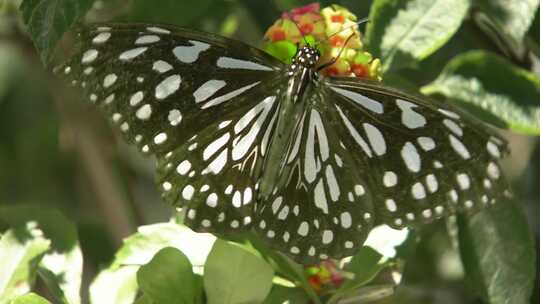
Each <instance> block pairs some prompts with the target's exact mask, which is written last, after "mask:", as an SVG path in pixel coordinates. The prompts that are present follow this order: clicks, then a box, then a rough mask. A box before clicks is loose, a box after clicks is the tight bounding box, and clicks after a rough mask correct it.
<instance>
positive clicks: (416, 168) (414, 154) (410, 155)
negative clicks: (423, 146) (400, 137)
mask: <svg viewBox="0 0 540 304" xmlns="http://www.w3.org/2000/svg"><path fill="white" fill-rule="evenodd" d="M401 157H402V158H403V161H404V162H405V166H407V169H409V170H410V171H412V172H420V167H421V161H420V154H418V151H417V150H416V148H415V147H414V145H413V144H412V143H411V142H406V143H405V145H403V148H402V149H401Z"/></svg>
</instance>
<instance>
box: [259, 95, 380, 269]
mask: <svg viewBox="0 0 540 304" xmlns="http://www.w3.org/2000/svg"><path fill="white" fill-rule="evenodd" d="M305 99H306V101H304V102H306V104H308V106H306V108H305V111H304V113H303V115H302V118H301V119H300V122H299V124H298V126H297V127H296V132H295V133H294V134H293V136H292V138H291V139H292V140H291V142H290V144H289V145H288V151H287V153H286V157H285V164H284V166H283V170H282V172H281V173H280V177H279V179H278V181H277V183H276V185H275V188H274V191H273V192H272V195H270V196H269V197H268V198H265V199H264V200H263V201H260V202H258V204H257V211H256V215H257V221H258V222H257V223H256V225H255V228H256V229H257V230H258V231H259V232H260V234H261V235H263V236H264V237H266V238H267V239H268V240H269V241H270V242H271V243H273V244H274V246H275V247H277V248H279V249H281V250H282V251H284V252H286V253H287V254H289V255H290V256H292V257H294V258H295V259H297V260H302V261H304V262H314V261H316V260H318V259H325V258H328V257H334V258H339V257H343V256H347V255H352V254H353V253H354V252H355V251H356V248H357V246H359V245H361V244H362V243H363V241H364V240H365V238H366V236H367V234H368V232H369V231H370V230H371V228H372V224H373V222H374V219H375V217H374V213H373V205H372V202H373V200H372V198H371V195H372V194H371V193H370V191H369V188H368V185H367V181H366V180H364V177H362V176H361V175H360V174H359V173H360V172H358V170H357V166H356V164H355V163H354V160H353V158H352V156H351V154H350V151H348V150H347V149H346V145H345V143H344V142H343V141H342V140H343V137H342V136H341V134H340V133H339V132H340V131H341V129H340V128H336V127H335V124H336V120H335V117H333V113H332V109H331V108H329V107H328V106H327V104H326V103H327V101H326V100H327V96H326V94H324V92H320V91H317V90H314V91H311V93H308V94H307V96H305Z"/></svg>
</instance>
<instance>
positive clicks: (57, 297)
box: [37, 267, 69, 304]
mask: <svg viewBox="0 0 540 304" xmlns="http://www.w3.org/2000/svg"><path fill="white" fill-rule="evenodd" d="M37 274H38V277H39V278H40V279H41V280H42V281H43V282H44V283H45V286H47V291H48V292H49V294H51V296H52V297H53V299H54V302H55V303H62V304H67V303H69V302H68V300H67V299H66V296H65V295H64V291H62V288H60V284H59V281H60V280H59V278H58V277H57V276H56V275H55V274H54V273H53V272H52V271H50V270H49V269H47V268H43V267H39V268H38V269H37Z"/></svg>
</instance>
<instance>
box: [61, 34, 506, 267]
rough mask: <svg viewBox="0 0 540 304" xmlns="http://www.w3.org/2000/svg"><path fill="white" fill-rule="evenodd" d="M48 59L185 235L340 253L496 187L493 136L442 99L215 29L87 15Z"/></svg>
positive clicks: (297, 255)
mask: <svg viewBox="0 0 540 304" xmlns="http://www.w3.org/2000/svg"><path fill="white" fill-rule="evenodd" d="M79 41H80V50H79V51H78V52H77V53H76V54H75V55H73V57H72V58H71V59H70V60H69V61H68V62H67V63H66V64H64V65H63V66H62V67H61V69H60V70H59V71H58V73H59V74H61V75H62V76H63V77H64V78H66V79H67V80H68V81H69V82H70V83H71V85H73V86H75V87H77V88H79V89H82V91H83V92H84V94H85V95H84V96H85V98H86V99H88V101H89V102H91V103H93V104H95V105H97V106H99V107H100V108H102V109H103V110H104V111H105V112H106V113H107V114H108V116H109V117H110V119H111V120H112V123H113V124H115V125H117V126H118V127H119V129H120V132H121V133H123V135H124V136H125V138H126V139H127V141H129V142H130V143H133V144H135V145H137V146H138V147H139V148H140V149H141V151H142V152H143V153H145V154H153V155H155V156H156V158H157V177H156V179H157V183H158V186H159V188H160V190H161V193H162V196H163V197H164V199H165V200H166V201H168V202H170V203H172V204H174V205H175V206H177V207H181V208H183V210H184V211H185V224H186V225H188V226H189V227H191V228H192V229H193V230H195V231H200V232H214V233H221V234H227V233H233V234H234V233H240V232H243V231H248V230H249V231H255V232H256V233H257V234H258V235H259V236H261V237H262V238H263V239H265V240H266V241H267V242H268V243H269V244H270V245H271V246H272V247H273V248H276V249H277V250H280V251H282V252H284V253H286V254H287V255H289V256H291V257H292V258H293V259H295V260H296V261H298V262H301V263H315V262H318V261H320V260H321V259H328V258H341V257H344V256H350V255H353V254H354V253H355V252H356V251H357V250H358V249H359V248H360V247H361V246H362V244H363V242H364V241H365V239H366V237H367V234H368V233H369V231H370V230H371V228H372V227H374V226H375V225H378V224H386V225H389V226H391V227H393V228H397V229H401V228H404V227H416V226H419V225H422V224H425V223H429V222H432V221H434V220H435V219H438V218H441V217H445V216H448V215H451V214H455V213H456V212H466V213H472V212H475V211H478V210H481V209H483V208H485V207H486V206H489V205H491V204H494V203H495V202H496V201H497V200H499V199H500V198H501V197H502V196H503V195H505V194H507V193H508V186H507V183H506V182H505V179H504V177H503V176H502V173H501V168H500V165H499V163H498V162H499V159H500V158H502V157H503V156H505V155H506V154H508V148H507V145H506V142H505V141H504V140H503V139H502V138H501V137H499V136H498V135H497V133H496V132H494V131H493V130H491V129H490V128H489V127H487V126H485V125H484V124H482V123H481V122H479V121H476V120H475V119H474V118H471V117H469V116H468V115H467V114H466V113H464V112H462V111H460V110H458V109H455V108H453V107H452V106H451V105H449V104H447V103H442V102H439V101H435V100H428V99H427V98H426V97H423V96H414V95H410V94H405V93H403V92H400V91H398V90H396V89H393V88H390V87H387V86H384V85H382V84H381V83H379V82H373V81H368V80H361V79H357V78H350V77H324V76H322V75H320V74H319V73H317V69H316V65H317V63H318V60H319V59H320V53H319V51H318V50H317V49H316V48H314V47H311V46H309V45H307V46H305V47H301V48H299V49H298V51H297V53H296V55H295V57H294V58H293V60H292V64H290V65H287V64H284V63H282V62H281V61H278V60H277V59H275V58H273V57H271V56H270V55H268V54H266V53H265V52H263V51H261V50H259V49H257V48H254V47H252V46H249V45H247V44H244V43H242V42H239V41H235V40H232V39H228V38H224V37H220V36H217V35H213V34H209V33H203V32H198V31H194V30H190V29H183V28H177V27H171V26H164V25H154V24H99V25H93V26H90V27H87V28H84V29H82V30H81V31H80V33H79Z"/></svg>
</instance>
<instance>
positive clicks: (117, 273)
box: [90, 265, 139, 304]
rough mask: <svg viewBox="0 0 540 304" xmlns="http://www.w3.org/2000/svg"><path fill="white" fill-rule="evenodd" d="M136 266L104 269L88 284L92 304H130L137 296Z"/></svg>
mask: <svg viewBox="0 0 540 304" xmlns="http://www.w3.org/2000/svg"><path fill="white" fill-rule="evenodd" d="M138 269H139V267H138V266H133V265H132V266H126V267H122V268H118V269H115V270H112V269H105V270H103V271H101V272H100V273H99V274H98V276H97V277H96V278H95V279H94V281H93V282H92V284H90V303H92V304H132V303H133V300H134V299H135V296H136V294H137V278H136V274H137V270H138Z"/></svg>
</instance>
